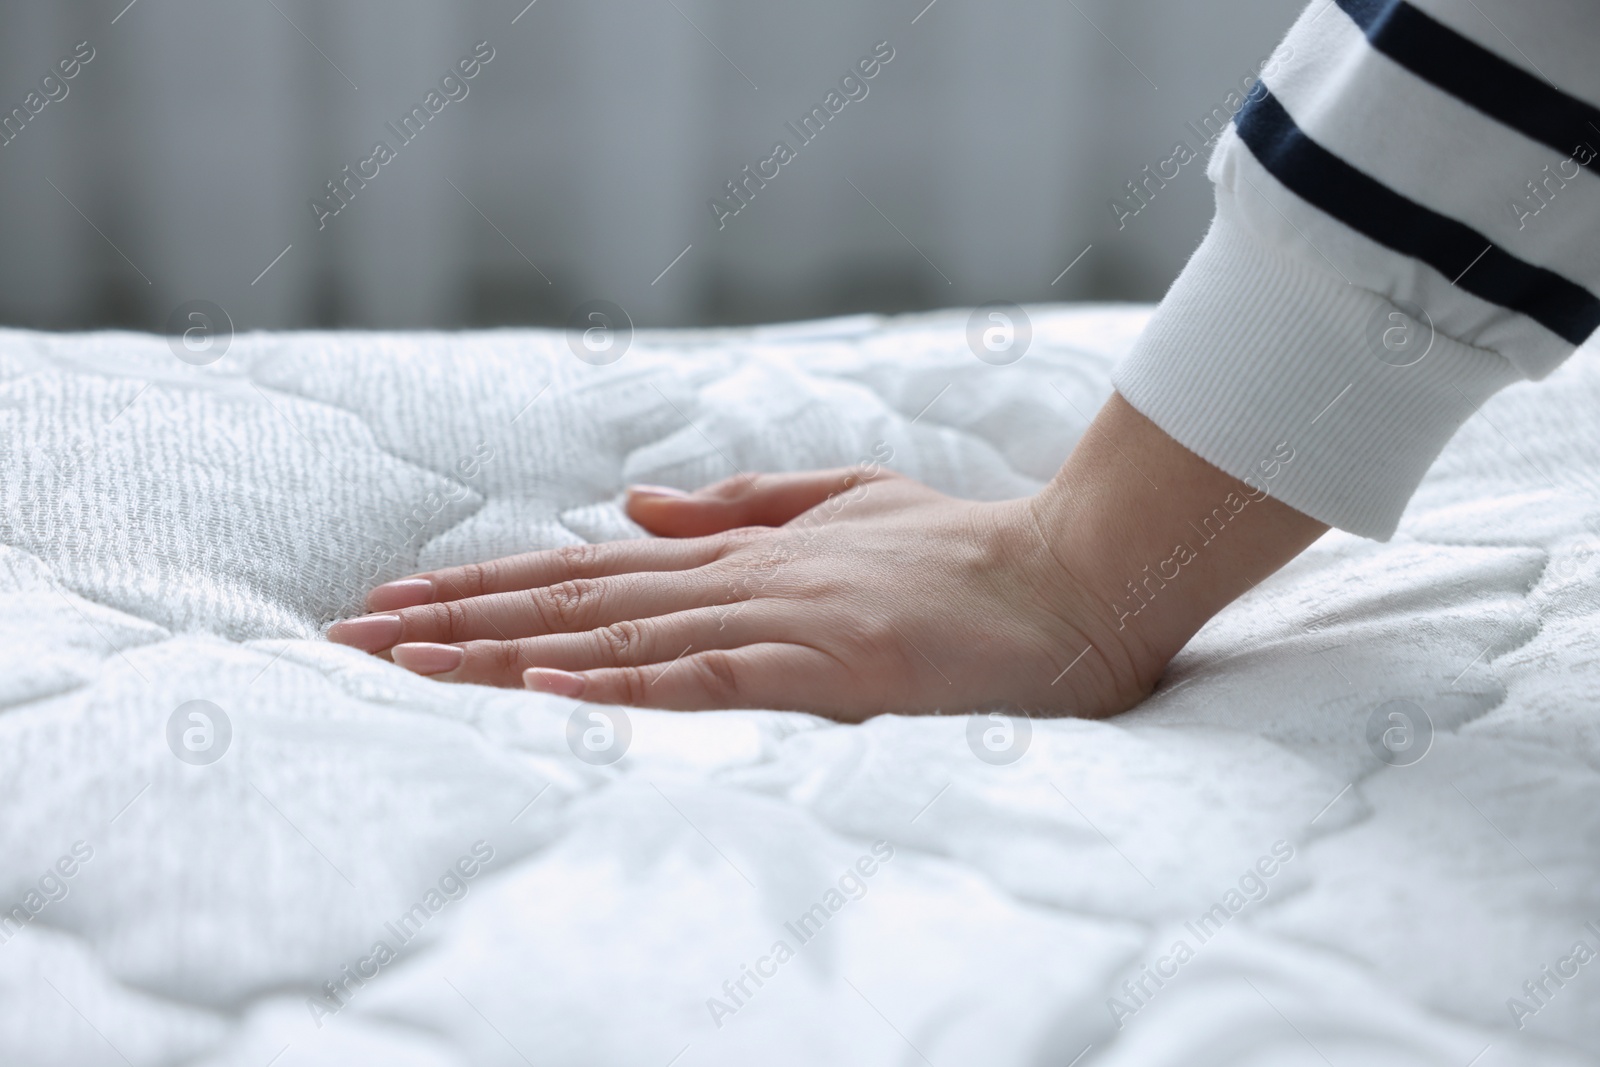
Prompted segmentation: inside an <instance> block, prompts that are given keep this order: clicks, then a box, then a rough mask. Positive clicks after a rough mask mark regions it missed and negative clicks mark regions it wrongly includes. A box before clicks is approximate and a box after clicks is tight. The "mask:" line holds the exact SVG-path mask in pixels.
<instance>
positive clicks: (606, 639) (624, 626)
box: [594, 621, 644, 664]
mask: <svg viewBox="0 0 1600 1067" xmlns="http://www.w3.org/2000/svg"><path fill="white" fill-rule="evenodd" d="M594 634H595V639H596V640H597V641H598V642H599V644H600V650H601V653H602V654H603V655H605V656H607V657H608V658H610V660H611V661H612V662H613V663H619V664H620V663H622V662H623V661H624V660H626V659H628V658H629V656H630V655H631V654H632V653H634V652H635V651H636V650H637V649H638V648H639V646H640V645H642V644H643V643H644V631H643V629H642V628H641V627H640V626H639V624H638V623H636V622H628V621H623V622H614V623H612V624H611V625H609V626H602V627H600V629H598V630H596V631H594Z"/></svg>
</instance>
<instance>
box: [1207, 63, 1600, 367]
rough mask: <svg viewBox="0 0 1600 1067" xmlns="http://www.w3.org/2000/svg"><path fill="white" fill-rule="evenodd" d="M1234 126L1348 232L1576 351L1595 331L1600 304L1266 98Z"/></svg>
mask: <svg viewBox="0 0 1600 1067" xmlns="http://www.w3.org/2000/svg"><path fill="white" fill-rule="evenodd" d="M1234 123H1235V125H1236V127H1237V128H1238V131H1239V137H1240V139H1241V140H1242V141H1244V143H1245V145H1246V146H1247V147H1249V149H1250V152H1251V153H1252V154H1253V155H1254V156H1255V157H1256V159H1258V160H1260V161H1261V165H1262V166H1263V167H1265V168H1266V169H1267V170H1268V171H1269V172H1270V173H1271V174H1272V176H1273V177H1274V178H1277V179H1278V181H1280V182H1282V183H1283V184H1284V185H1285V186H1286V187H1288V188H1289V189H1290V190H1291V191H1292V192H1294V193H1295V195H1297V196H1299V197H1300V198H1301V199H1302V200H1305V201H1306V202H1307V203H1310V204H1312V205H1314V206H1315V207H1317V208H1320V209H1321V210H1322V211H1324V212H1326V213H1327V214H1329V215H1331V216H1333V217H1334V218H1336V219H1338V220H1339V221H1340V222H1342V223H1344V224H1345V225H1346V226H1349V227H1350V228H1351V229H1353V230H1356V231H1358V232H1360V233H1363V234H1365V235H1367V236H1368V237H1370V238H1372V239H1373V240H1374V241H1377V242H1378V243H1379V244H1382V245H1385V246H1387V247H1389V248H1392V249H1394V250H1395V251H1396V252H1399V253H1401V254H1402V255H1407V256H1411V257H1413V258H1414V259H1419V260H1421V261H1422V262H1424V263H1426V264H1428V266H1430V267H1432V268H1433V269H1434V270H1436V271H1438V272H1439V273H1440V274H1443V275H1444V276H1445V277H1446V278H1452V279H1455V283H1456V285H1458V286H1459V287H1460V288H1462V289H1465V290H1466V291H1467V292H1469V293H1472V294H1473V295H1474V296H1479V297H1482V298H1483V299H1484V300H1487V301H1489V302H1490V303H1492V304H1498V305H1500V306H1501V307H1504V308H1510V309H1511V310H1513V311H1518V312H1521V313H1522V314H1524V315H1526V316H1528V317H1529V318H1530V319H1533V320H1534V321H1535V322H1537V323H1539V324H1540V325H1542V326H1544V327H1545V328H1546V329H1548V330H1549V331H1550V332H1551V333H1554V334H1556V335H1557V336H1558V337H1561V338H1563V339H1565V340H1567V341H1568V342H1570V343H1572V344H1574V345H1579V344H1582V343H1583V341H1584V339H1585V338H1587V337H1588V336H1589V335H1590V334H1591V333H1593V332H1594V330H1595V327H1596V326H1600V300H1596V299H1595V298H1594V296H1593V295H1592V294H1591V293H1589V291H1588V290H1586V289H1584V288H1582V287H1581V286H1578V285H1574V284H1573V283H1572V282H1570V281H1568V280H1567V279H1565V278H1563V277H1561V275H1559V274H1556V273H1554V272H1552V271H1548V270H1546V269H1545V268H1543V267H1538V266H1535V265H1533V264H1532V263H1526V262H1524V261H1522V260H1520V259H1518V258H1517V257H1516V256H1513V255H1511V254H1510V253H1509V252H1505V251H1502V250H1501V249H1499V248H1495V247H1493V246H1492V245H1491V244H1490V242H1489V239H1488V238H1487V237H1485V236H1483V234H1481V233H1479V232H1478V231H1476V230H1474V229H1473V228H1472V227H1470V226H1466V225H1463V224H1462V223H1460V222H1457V221H1456V220H1455V219H1451V218H1446V217H1445V216H1444V215H1441V214H1439V213H1438V212H1436V211H1431V210H1429V209H1428V208H1426V207H1423V206H1422V205H1421V204H1419V203H1417V202H1416V201H1414V200H1410V199H1408V198H1406V197H1404V196H1401V195H1400V194H1399V193H1397V192H1395V191H1394V190H1393V189H1390V188H1389V187H1388V186H1386V185H1384V184H1383V183H1382V182H1379V181H1377V180H1376V179H1374V178H1372V177H1369V176H1368V175H1366V174H1363V173H1362V172H1361V171H1359V170H1357V169H1356V168H1354V167H1352V166H1351V165H1350V164H1348V163H1346V162H1345V161H1344V160H1342V159H1340V158H1339V157H1338V156H1336V155H1334V154H1333V153H1332V152H1330V151H1328V150H1327V149H1326V148H1324V147H1322V146H1321V145H1319V144H1317V142H1315V141H1313V140H1312V139H1311V138H1309V137H1307V136H1306V134H1305V131H1303V130H1301V129H1300V127H1299V126H1297V125H1296V124H1295V121H1294V119H1293V118H1291V117H1290V115H1289V113H1288V112H1287V111H1285V110H1284V108H1283V105H1282V104H1281V103H1279V102H1278V99H1277V97H1275V96H1273V95H1272V94H1271V93H1270V92H1263V93H1262V94H1261V95H1260V96H1257V97H1255V98H1254V99H1252V100H1251V101H1250V102H1249V103H1247V104H1246V105H1245V107H1244V108H1243V110H1241V111H1240V112H1239V115H1238V117H1237V118H1236V119H1235V120H1234Z"/></svg>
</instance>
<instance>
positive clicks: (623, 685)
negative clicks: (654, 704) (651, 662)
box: [617, 667, 650, 704]
mask: <svg viewBox="0 0 1600 1067" xmlns="http://www.w3.org/2000/svg"><path fill="white" fill-rule="evenodd" d="M617 682H618V687H619V688H620V689H621V690H622V698H623V701H624V702H625V703H628V704H643V703H645V700H646V694H648V693H649V692H650V681H649V679H648V678H646V677H645V675H644V670H643V669H642V668H639V667H622V668H619V669H618V671H617Z"/></svg>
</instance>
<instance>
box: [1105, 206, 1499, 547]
mask: <svg viewBox="0 0 1600 1067" xmlns="http://www.w3.org/2000/svg"><path fill="white" fill-rule="evenodd" d="M1233 211H1234V209H1233V207H1232V205H1231V204H1230V203H1229V202H1228V198H1227V196H1226V195H1225V194H1223V195H1219V196H1218V203H1217V215H1216V218H1215V219H1214V220H1213V222H1212V224H1211V230H1210V232H1209V233H1207V234H1206V238H1205V240H1204V241H1203V242H1202V243H1201V245H1200V247H1199V249H1197V250H1196V251H1195V254H1194V257H1193V258H1192V259H1190V260H1189V263H1188V265H1187V266H1186V267H1185V268H1184V270H1183V273H1182V274H1181V275H1180V276H1179V277H1178V280H1177V282H1175V283H1174V284H1173V286H1172V289H1171V291H1170V292H1168V293H1167V296H1166V299H1164V300H1163V301H1162V302H1161V306H1160V307H1159V308H1157V309H1156V313H1155V315H1154V317H1153V318H1152V319H1151V321H1150V325H1149V326H1148V327H1147V328H1146V329H1145V332H1144V333H1143V334H1142V335H1141V336H1140V337H1139V340H1138V341H1137V342H1136V343H1135V344H1134V347H1133V350H1132V351H1131V352H1130V353H1129V354H1128V356H1127V357H1126V358H1125V359H1124V360H1123V361H1122V362H1121V363H1120V364H1119V365H1118V366H1117V368H1116V369H1115V370H1114V371H1113V373H1112V382H1113V384H1114V385H1115V386H1116V388H1117V391H1118V392H1119V393H1121V394H1122V396H1123V397H1124V398H1125V399H1126V400H1127V401H1128V402H1129V403H1130V404H1132V405H1133V406H1134V407H1135V408H1137V409H1138V410H1139V411H1140V412H1142V413H1143V414H1144V415H1145V416H1146V417H1148V418H1149V419H1151V420H1152V421H1153V422H1155V423H1156V425H1158V426H1160V427H1161V428H1162V429H1163V430H1165V431H1166V432H1167V433H1168V434H1170V435H1171V436H1172V437H1173V438H1174V439H1175V440H1177V441H1178V443H1180V444H1182V445H1183V446H1184V447H1185V448H1188V449H1189V450H1190V451H1191V452H1194V453H1195V454H1196V455H1198V456H1199V457H1200V458H1202V459H1204V460H1206V461H1207V462H1208V463H1211V464H1212V465H1213V466H1216V467H1218V468H1220V469H1222V470H1223V471H1225V472H1227V473H1228V474H1231V475H1233V476H1234V477H1235V478H1240V479H1244V480H1247V481H1248V482H1250V483H1251V484H1252V485H1254V486H1256V487H1258V488H1260V489H1264V490H1266V491H1267V492H1268V493H1270V494H1272V495H1273V496H1275V497H1277V498H1278V499H1279V500H1282V501H1283V502H1284V503H1286V504H1288V505H1289V506H1290V507H1293V508H1295V509H1296V510H1299V511H1302V512H1304V513H1305V514H1307V515H1310V516H1311V517H1312V518H1314V519H1318V520H1320V521H1322V522H1325V523H1327V524H1329V525H1330V526H1336V527H1338V528H1339V529H1341V530H1348V531H1350V532H1351V533H1354V534H1359V535H1361V536H1363V537H1373V538H1377V539H1378V540H1385V541H1386V540H1388V539H1389V537H1390V536H1392V535H1393V534H1394V531H1395V527H1396V526H1397V525H1398V524H1399V522H1400V515H1401V513H1402V512H1403V511H1404V510H1405V507H1406V502H1407V501H1408V500H1410V499H1411V494H1412V493H1414V492H1415V491H1416V488H1417V485H1418V484H1419V483H1420V482H1421V481H1422V476H1423V475H1424V474H1425V473H1426V472H1427V470H1428V468H1429V466H1431V465H1432V464H1433V461H1434V460H1435V459H1436V458H1437V457H1438V455H1439V453H1440V452H1441V451H1442V450H1443V449H1444V446H1445V444H1446V443H1447V442H1448V441H1449V440H1450V437H1451V435H1453V434H1454V433H1455V432H1456V430H1457V429H1458V428H1459V427H1460V426H1461V424H1462V423H1463V422H1465V421H1466V420H1467V419H1468V418H1469V417H1470V416H1471V415H1472V413H1473V412H1474V411H1476V410H1477V408H1478V406H1479V405H1480V404H1482V403H1483V402H1484V401H1485V400H1487V399H1488V398H1489V397H1490V396H1492V395H1493V394H1494V393H1495V392H1496V391H1498V390H1500V389H1502V388H1504V387H1505V386H1507V385H1509V384H1511V383H1512V382H1514V381H1516V380H1517V379H1518V378H1519V377H1521V375H1520V374H1519V373H1518V372H1517V370H1516V368H1515V367H1513V366H1512V365H1511V363H1510V362H1508V361H1507V360H1506V359H1505V358H1503V357H1502V356H1500V355H1498V354H1496V353H1494V352H1489V351H1486V350H1484V349H1481V348H1474V347H1472V346H1470V345H1465V344H1462V343H1461V342H1459V341H1455V340H1452V339H1451V338H1448V337H1446V336H1444V335H1443V334H1442V333H1437V332H1435V331H1434V330H1433V329H1432V327H1431V326H1430V325H1428V324H1427V322H1426V319H1423V320H1422V322H1421V323H1420V324H1418V323H1417V320H1415V319H1412V318H1411V317H1410V316H1407V315H1405V314H1404V313H1403V312H1401V310H1400V309H1399V308H1398V307H1397V306H1396V305H1394V304H1391V303H1390V302H1389V301H1388V300H1385V299H1384V298H1383V297H1380V296H1378V295H1377V294H1376V293H1373V292H1371V291H1370V290H1366V289H1361V288H1359V287H1357V286H1355V285H1351V284H1349V283H1347V282H1345V281H1344V279H1342V278H1341V277H1340V276H1339V275H1338V274H1337V273H1336V272H1335V271H1334V269H1333V268H1332V267H1331V265H1329V266H1324V265H1319V264H1314V263H1309V262H1307V261H1305V260H1303V259H1301V258H1298V257H1296V256H1295V255H1293V254H1290V253H1287V252H1283V251H1279V250H1277V249H1275V248H1272V247H1269V246H1267V245H1265V244H1263V243H1262V242H1260V241H1259V240H1257V239H1256V238H1255V237H1254V236H1252V235H1251V233H1250V232H1249V231H1248V230H1246V229H1245V227H1244V226H1243V225H1242V224H1241V223H1240V222H1239V221H1238V220H1237V219H1235V218H1234V217H1233ZM1308 254H1314V252H1310V253H1308ZM1395 316H1398V317H1395ZM1408 323H1409V324H1410V325H1409V326H1408ZM1386 342H1387V343H1386ZM1418 355H1420V356H1421V358H1420V359H1417V356H1418ZM1411 360H1416V361H1415V362H1410V363H1409V365H1404V366H1402V365H1398V364H1402V363H1407V362H1409V361H1411ZM1286 455H1287V456H1290V458H1289V459H1287V460H1285V459H1284V457H1285V456H1286Z"/></svg>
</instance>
